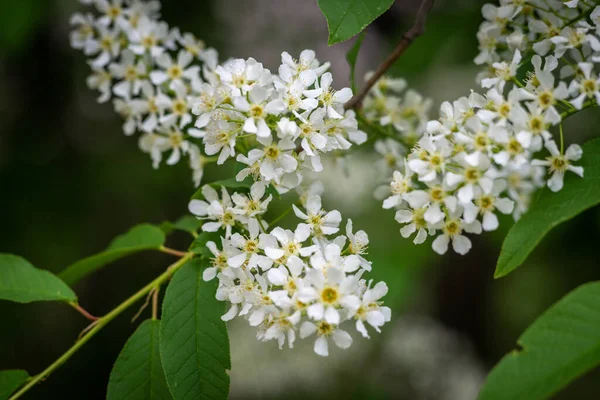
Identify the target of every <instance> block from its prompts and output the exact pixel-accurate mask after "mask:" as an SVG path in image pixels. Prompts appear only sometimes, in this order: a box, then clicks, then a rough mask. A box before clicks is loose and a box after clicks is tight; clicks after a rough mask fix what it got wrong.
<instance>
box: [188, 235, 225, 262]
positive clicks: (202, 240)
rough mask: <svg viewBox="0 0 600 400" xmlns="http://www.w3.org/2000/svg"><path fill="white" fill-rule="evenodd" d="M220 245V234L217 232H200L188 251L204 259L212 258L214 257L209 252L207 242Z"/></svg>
mask: <svg viewBox="0 0 600 400" xmlns="http://www.w3.org/2000/svg"><path fill="white" fill-rule="evenodd" d="M210 241H212V242H215V243H221V234H220V233H219V232H202V233H201V234H199V235H198V237H197V238H196V239H194V241H193V242H192V244H191V245H190V248H189V251H191V252H192V253H195V254H199V255H201V256H202V257H204V258H207V259H208V258H212V257H214V255H213V254H212V253H211V252H210V250H209V249H208V247H206V243H208V242H210Z"/></svg>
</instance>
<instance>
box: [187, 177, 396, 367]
mask: <svg viewBox="0 0 600 400" xmlns="http://www.w3.org/2000/svg"><path fill="white" fill-rule="evenodd" d="M202 195H203V196H202V197H203V199H202V200H192V201H191V202H190V205H189V208H190V211H191V212H192V213H193V214H195V215H197V216H198V218H200V219H204V220H206V222H205V223H204V224H203V226H202V229H203V230H204V231H205V232H218V233H219V236H220V241H219V242H214V241H210V242H208V243H207V247H208V249H210V252H211V253H212V257H211V267H209V268H207V269H206V270H205V271H204V276H203V277H204V279H205V280H207V281H208V280H212V279H214V278H215V277H217V278H218V280H219V288H218V290H217V298H218V299H220V300H223V301H227V302H229V303H230V304H231V306H230V308H229V310H228V311H227V313H226V314H225V315H223V317H222V319H223V320H225V321H227V320H231V319H233V318H234V317H236V316H244V317H245V318H246V319H247V320H248V322H249V324H250V325H251V326H256V327H257V328H258V334H257V338H258V339H259V340H262V341H268V340H277V342H278V343H279V347H280V348H281V347H282V346H283V345H284V343H285V342H286V340H287V343H288V345H289V347H290V348H291V347H293V345H294V341H295V339H296V337H297V335H299V336H300V338H306V337H309V336H313V335H316V340H315V343H314V351H315V353H317V354H319V355H321V356H327V355H328V354H329V345H328V341H329V339H332V340H333V342H334V343H335V344H336V345H337V346H338V347H340V348H342V349H345V348H348V347H349V346H350V345H351V344H352V337H351V336H350V334H349V333H348V332H347V331H345V330H343V329H342V327H341V325H342V324H344V323H345V322H346V321H353V322H354V324H355V328H356V330H357V331H358V332H359V333H360V334H361V335H362V336H364V337H366V338H368V337H369V333H368V331H367V327H366V324H368V325H370V326H371V327H372V328H373V329H374V330H375V331H377V332H379V331H380V328H381V326H383V325H384V324H385V323H386V322H387V321H389V320H390V316H391V311H390V309H389V308H388V307H384V306H383V303H382V301H381V298H382V297H383V296H384V295H385V294H386V293H387V290H388V289H387V286H386V284H385V283H383V282H379V283H377V284H375V285H373V282H372V281H367V280H365V279H364V278H363V275H364V273H365V272H366V271H370V270H371V263H370V262H368V261H367V260H366V259H365V258H364V257H363V255H364V254H365V251H366V249H367V246H368V243H369V239H368V236H367V234H366V233H365V232H364V231H358V232H353V228H352V221H350V220H349V221H348V222H347V224H346V235H337V236H335V235H336V234H337V233H338V232H339V229H340V228H339V226H340V223H341V215H340V213H339V212H338V211H336V210H334V211H329V212H327V211H325V210H323V208H322V206H321V198H320V197H319V196H318V195H316V194H308V196H307V197H306V203H305V205H304V209H300V208H299V207H296V206H295V205H294V206H293V209H294V213H295V214H296V216H297V217H298V218H299V219H300V220H301V221H302V222H300V223H299V224H298V225H297V226H296V228H295V229H294V230H293V231H292V230H288V229H283V228H281V227H275V228H272V229H271V228H269V227H268V226H267V225H266V224H265V223H264V221H263V220H262V218H261V215H262V214H264V212H265V211H266V207H267V205H268V203H269V202H270V200H271V197H270V196H265V185H264V183H262V182H256V183H254V184H253V185H252V187H251V188H250V193H249V194H243V193H234V194H233V195H231V196H230V195H229V193H228V192H227V190H226V189H225V188H221V193H220V195H219V193H218V192H217V191H216V190H215V189H214V188H212V187H211V186H204V187H203V188H202ZM234 231H235V232H234ZM267 232H268V233H267Z"/></svg>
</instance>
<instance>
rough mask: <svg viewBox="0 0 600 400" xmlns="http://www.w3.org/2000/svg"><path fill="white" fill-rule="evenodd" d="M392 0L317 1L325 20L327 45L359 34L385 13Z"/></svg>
mask: <svg viewBox="0 0 600 400" xmlns="http://www.w3.org/2000/svg"><path fill="white" fill-rule="evenodd" d="M393 3H394V0H318V4H319V8H320V9H321V12H322V13H323V15H325V19H326V20H327V28H328V29H329V40H328V42H327V43H328V44H329V45H330V46H331V45H332V44H336V43H339V42H343V41H344V40H348V39H350V38H351V37H352V36H354V35H356V34H358V33H360V32H361V31H362V30H363V29H365V28H366V27H367V26H368V25H369V24H370V23H371V22H373V21H375V19H376V18H377V17H379V16H380V15H381V14H383V13H384V12H385V11H387V10H388V9H389V8H390V7H391V6H392V4H393Z"/></svg>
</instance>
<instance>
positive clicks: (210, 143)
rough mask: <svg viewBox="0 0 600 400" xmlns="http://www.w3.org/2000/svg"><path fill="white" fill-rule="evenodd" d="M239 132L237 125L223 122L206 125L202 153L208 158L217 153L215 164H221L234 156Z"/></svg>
mask: <svg viewBox="0 0 600 400" xmlns="http://www.w3.org/2000/svg"><path fill="white" fill-rule="evenodd" d="M238 132H239V130H238V129H237V125H236V124H233V123H229V122H226V121H223V120H219V121H216V122H214V123H212V124H210V125H208V127H207V130H206V133H205V134H204V138H203V142H204V151H205V152H206V154H208V155H209V156H212V155H214V154H217V153H219V159H218V160H217V164H219V165H221V164H223V163H224V162H225V161H226V160H227V159H228V158H229V157H233V156H235V143H236V137H237V135H238Z"/></svg>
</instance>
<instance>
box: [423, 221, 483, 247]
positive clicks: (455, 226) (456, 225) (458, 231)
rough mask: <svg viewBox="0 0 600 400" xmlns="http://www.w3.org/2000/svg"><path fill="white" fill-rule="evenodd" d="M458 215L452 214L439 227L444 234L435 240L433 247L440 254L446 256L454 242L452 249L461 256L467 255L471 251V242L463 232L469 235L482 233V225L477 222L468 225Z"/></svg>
mask: <svg viewBox="0 0 600 400" xmlns="http://www.w3.org/2000/svg"><path fill="white" fill-rule="evenodd" d="M458 215H459V214H458V213H451V214H450V217H449V218H447V219H446V221H444V222H440V223H439V225H438V227H439V228H440V229H441V230H442V233H441V234H440V235H439V236H438V237H437V238H435V240H434V241H433V243H432V245H431V247H432V248H433V250H434V251H435V252H436V253H438V254H445V253H446V252H447V251H448V244H449V243H450V241H451V242H452V248H453V249H454V251H455V252H457V253H458V254H460V255H465V254H467V253H468V252H469V250H471V241H470V240H469V238H468V237H466V236H464V235H463V234H462V233H463V231H465V232H468V233H476V234H479V233H481V223H480V222H479V221H477V220H475V221H473V222H471V223H467V222H465V221H464V220H463V219H461V218H459V217H458Z"/></svg>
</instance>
